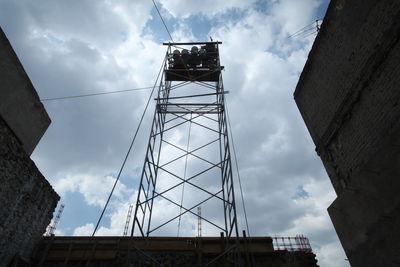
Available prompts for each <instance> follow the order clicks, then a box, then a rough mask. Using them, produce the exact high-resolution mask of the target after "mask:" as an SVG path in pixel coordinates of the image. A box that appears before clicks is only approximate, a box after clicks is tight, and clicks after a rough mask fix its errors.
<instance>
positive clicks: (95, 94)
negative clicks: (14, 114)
mask: <svg viewBox="0 0 400 267" xmlns="http://www.w3.org/2000/svg"><path fill="white" fill-rule="evenodd" d="M151 88H153V86H148V87H141V88H133V89H126V90H117V91H109V92H100V93H93V94H83V95H72V96H60V97H51V98H42V99H40V101H42V102H43V101H53V100H61V99H71V98H79V97H87V96H98V95H108V94H116V93H124V92H131V91H142V90H149V89H151Z"/></svg>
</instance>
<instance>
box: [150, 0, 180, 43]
mask: <svg viewBox="0 0 400 267" xmlns="http://www.w3.org/2000/svg"><path fill="white" fill-rule="evenodd" d="M151 1H152V2H153V4H154V7H155V8H156V10H157V13H158V15H159V16H160V18H161V21H162V23H163V24H164V27H165V29H166V30H167V32H168V35H169V38H171V41H172V42H173V43H175V42H174V39H173V38H172V35H171V33H170V32H169V30H168V27H167V24H166V23H165V21H164V19H163V17H162V16H161V13H160V10H159V9H158V7H157V5H156V2H154V0H151Z"/></svg>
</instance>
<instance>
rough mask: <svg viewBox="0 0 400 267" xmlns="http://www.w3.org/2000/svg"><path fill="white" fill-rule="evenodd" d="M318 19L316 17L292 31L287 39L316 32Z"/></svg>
mask: <svg viewBox="0 0 400 267" xmlns="http://www.w3.org/2000/svg"><path fill="white" fill-rule="evenodd" d="M320 21H321V19H317V20H315V21H314V22H312V23H310V24H308V25H306V26H304V27H303V28H301V29H299V30H297V31H296V32H294V33H292V34H291V35H289V36H288V39H290V38H294V37H307V36H309V35H311V34H314V33H316V32H318V30H319V26H320V25H319V24H318V22H320ZM314 24H315V25H314ZM310 31H312V33H311V34H309V32H310ZM304 35H306V36H304Z"/></svg>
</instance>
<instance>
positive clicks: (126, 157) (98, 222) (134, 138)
mask: <svg viewBox="0 0 400 267" xmlns="http://www.w3.org/2000/svg"><path fill="white" fill-rule="evenodd" d="M165 61H166V57H165V58H164V60H163V62H162V64H161V68H160V71H159V72H158V74H157V78H156V81H155V83H154V86H153V89H152V90H151V93H150V96H149V98H148V100H147V103H146V106H145V108H144V110H143V114H142V116H141V118H140V121H139V124H138V126H137V128H136V131H135V134H134V136H133V138H132V141H131V144H130V146H129V149H128V151H127V153H126V155H125V158H124V161H123V163H122V166H121V168H120V169H119V172H118V175H117V179H116V180H115V182H114V185H113V187H112V189H111V192H110V195H109V196H108V199H107V201H106V204H105V205H104V208H103V210H102V212H101V215H100V218H99V220H98V221H97V224H96V227H95V228H94V231H93V234H92V236H94V235H95V233H96V231H97V228H98V227H99V225H100V222H101V219H102V218H103V215H104V212H105V211H106V209H107V206H108V203H109V202H110V199H111V196H112V194H113V193H114V189H115V187H116V185H117V183H118V181H119V179H120V176H121V173H122V170H123V169H124V167H125V163H126V161H127V160H128V157H129V154H130V152H131V150H132V147H133V144H134V143H135V140H136V137H137V134H138V132H139V129H140V126H141V125H142V122H143V119H144V116H145V114H146V111H147V108H148V107H149V104H150V101H151V99H152V97H153V93H154V90H155V88H156V86H157V83H158V79H159V77H160V75H161V72H162V70H163V68H164V64H165Z"/></svg>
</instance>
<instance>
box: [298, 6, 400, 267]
mask: <svg viewBox="0 0 400 267" xmlns="http://www.w3.org/2000/svg"><path fill="white" fill-rule="evenodd" d="M399 88H400V2H399V1H395V0H388V1H375V0H354V1H343V0H336V1H331V3H330V5H329V8H328V11H327V14H326V16H325V18H324V22H323V25H322V27H321V31H320V32H319V34H318V36H317V38H316V40H315V42H314V45H313V48H312V50H311V52H310V54H309V58H308V60H307V63H306V65H305V67H304V70H303V72H302V75H301V77H300V79H299V82H298V85H297V87H296V91H295V93H294V97H295V101H296V104H297V105H298V108H299V110H300V112H301V114H302V117H303V119H304V121H305V123H306V125H307V127H308V130H309V132H310V134H311V136H312V138H313V141H314V143H315V145H316V151H317V153H318V154H319V156H320V157H321V160H322V162H323V164H324V166H325V168H326V171H327V173H328V175H329V177H330V179H331V182H332V184H333V187H334V189H335V191H336V193H337V195H338V198H337V199H336V200H335V202H334V203H333V204H332V205H331V207H330V208H329V214H330V216H331V219H332V221H333V223H334V226H335V229H336V231H337V233H338V235H339V238H340V240H341V242H342V245H343V247H344V249H345V251H346V254H347V256H348V257H349V260H350V262H351V263H352V265H353V266H392V265H393V266H398V265H396V264H400V258H399V256H397V254H399V253H397V254H396V253H391V251H393V247H398V244H399V242H400V236H399V233H400V231H399V230H394V229H397V226H400V225H398V222H400V215H397V214H399V213H398V212H396V211H398V210H399V209H400V195H399V194H398V189H399V188H400V179H398V177H399V173H400V171H399V170H400V164H399V163H400V162H399V155H400V153H399V152H400V146H399V145H400V142H399V141H400V140H399V138H397V137H398V136H400V104H399V101H400V89H399ZM388 155H391V156H388ZM379 255H380V256H379ZM382 255H385V256H384V257H383V256H382ZM378 259H379V260H378ZM397 261H398V262H397Z"/></svg>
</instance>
